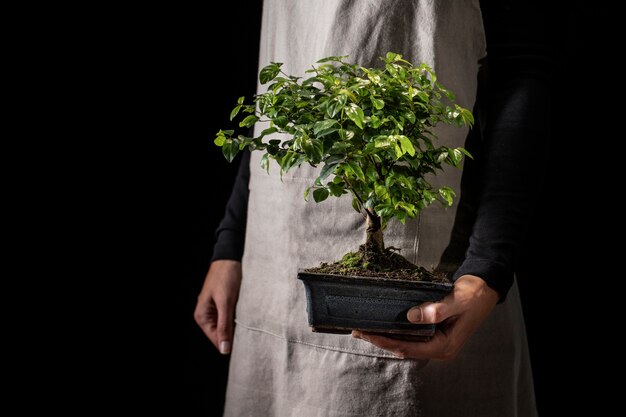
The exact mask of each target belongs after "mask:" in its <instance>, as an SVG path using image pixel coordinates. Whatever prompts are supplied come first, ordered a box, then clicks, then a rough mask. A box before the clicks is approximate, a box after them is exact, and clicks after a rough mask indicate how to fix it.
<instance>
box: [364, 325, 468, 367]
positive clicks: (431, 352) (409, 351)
mask: <svg viewBox="0 0 626 417" xmlns="http://www.w3.org/2000/svg"><path fill="white" fill-rule="evenodd" d="M352 337H355V338H357V339H362V340H365V341H366V342H369V343H371V344H373V345H374V346H377V347H379V348H381V349H385V350H387V351H389V352H391V353H393V355H394V356H396V357H397V358H399V359H418V360H420V359H435V360H451V359H454V358H455V357H456V355H457V354H458V352H459V349H455V348H454V346H452V345H451V344H450V343H449V342H450V340H449V339H448V338H447V337H446V336H444V335H442V334H440V333H438V334H436V335H435V336H434V337H433V338H432V339H431V340H430V341H428V342H413V341H404V340H398V339H391V338H389V337H385V336H380V335H377V334H372V333H367V332H361V331H358V330H354V331H353V332H352Z"/></svg>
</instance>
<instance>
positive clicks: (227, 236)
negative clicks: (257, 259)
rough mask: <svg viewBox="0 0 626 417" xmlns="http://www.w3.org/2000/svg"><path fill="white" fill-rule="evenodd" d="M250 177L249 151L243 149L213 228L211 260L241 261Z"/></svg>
mask: <svg viewBox="0 0 626 417" xmlns="http://www.w3.org/2000/svg"><path fill="white" fill-rule="evenodd" d="M249 179H250V151H247V150H246V151H245V152H244V153H243V155H242V157H241V161H240V162H239V170H238V171H237V177H236V178H235V183H234V185H233V189H232V191H231V194H230V197H229V198H228V203H227V204H226V210H225V213H224V217H223V218H222V220H221V222H220V224H219V225H218V227H217V229H216V230H215V245H214V246H213V256H212V258H211V261H216V260H218V259H230V260H235V261H241V258H242V257H243V249H244V242H245V236H246V216H247V214H248V182H249Z"/></svg>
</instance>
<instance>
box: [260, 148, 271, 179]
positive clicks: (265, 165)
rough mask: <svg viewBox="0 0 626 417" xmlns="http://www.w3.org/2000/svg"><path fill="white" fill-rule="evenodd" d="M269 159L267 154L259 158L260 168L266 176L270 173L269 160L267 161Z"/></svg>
mask: <svg viewBox="0 0 626 417" xmlns="http://www.w3.org/2000/svg"><path fill="white" fill-rule="evenodd" d="M269 157H270V156H269V154H267V153H266V154H264V155H263V156H262V157H261V168H262V169H264V170H266V171H267V173H268V174H269V173H270V159H269Z"/></svg>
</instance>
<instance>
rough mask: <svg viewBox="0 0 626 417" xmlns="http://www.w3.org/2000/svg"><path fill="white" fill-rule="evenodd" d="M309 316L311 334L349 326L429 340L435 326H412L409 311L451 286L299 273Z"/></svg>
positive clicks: (345, 330)
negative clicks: (408, 315)
mask: <svg viewBox="0 0 626 417" xmlns="http://www.w3.org/2000/svg"><path fill="white" fill-rule="evenodd" d="M298 279H300V280H302V282H303V283H304V288H305V291H306V298H307V312H308V320H309V325H310V326H311V329H312V330H313V331H314V332H322V333H343V334H348V333H350V332H351V331H352V330H363V331H367V332H373V333H382V334H385V335H386V336H389V337H395V338H402V339H411V340H425V341H426V340H429V339H430V338H431V337H432V336H433V335H434V334H435V331H436V325H435V324H414V323H411V322H409V321H408V320H407V318H406V314H407V311H408V310H409V309H410V308H411V307H414V306H416V305H419V304H421V303H423V302H426V301H438V300H440V299H442V298H443V297H444V296H445V295H446V294H448V293H449V292H450V291H451V290H452V288H453V284H448V283H434V282H424V281H404V280H393V279H383V278H369V277H347V276H341V275H333V274H322V273H311V272H304V271H300V272H299V273H298Z"/></svg>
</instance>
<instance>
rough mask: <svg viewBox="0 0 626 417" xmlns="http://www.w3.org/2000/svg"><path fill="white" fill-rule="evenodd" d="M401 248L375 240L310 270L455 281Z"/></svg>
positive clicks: (309, 270)
mask: <svg viewBox="0 0 626 417" xmlns="http://www.w3.org/2000/svg"><path fill="white" fill-rule="evenodd" d="M397 251H398V249H395V248H392V247H390V248H385V249H383V250H380V247H379V246H378V245H375V244H369V245H361V246H359V250H358V251H357V252H348V253H346V254H345V255H344V256H343V258H342V259H341V260H340V261H337V262H333V263H331V264H329V263H326V262H324V263H322V264H320V265H319V266H317V267H314V268H309V269H306V272H317V273H324V274H336V275H344V276H359V277H372V278H385V279H398V280H407V281H426V282H445V283H449V282H451V281H450V279H448V277H447V276H446V275H445V274H442V273H437V272H432V271H428V270H427V269H425V268H423V267H421V266H417V265H415V264H413V263H412V262H409V261H408V260H407V259H406V258H405V257H404V256H402V255H400V254H399V253H397Z"/></svg>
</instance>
